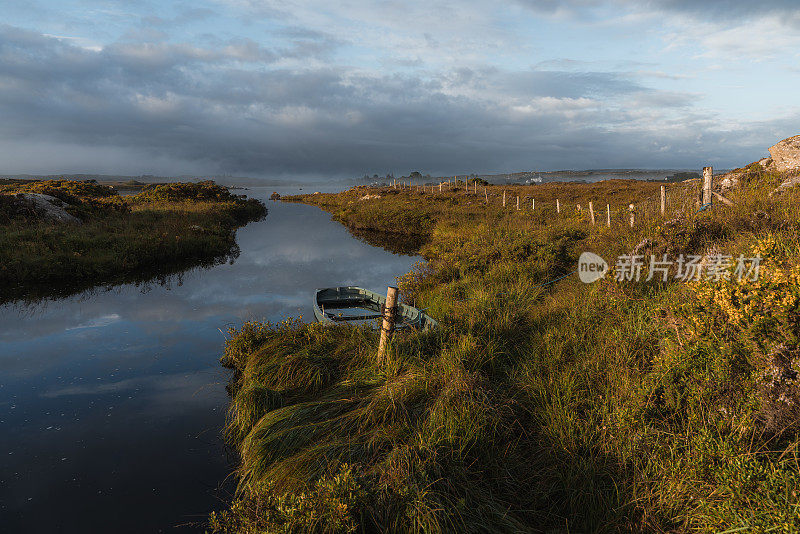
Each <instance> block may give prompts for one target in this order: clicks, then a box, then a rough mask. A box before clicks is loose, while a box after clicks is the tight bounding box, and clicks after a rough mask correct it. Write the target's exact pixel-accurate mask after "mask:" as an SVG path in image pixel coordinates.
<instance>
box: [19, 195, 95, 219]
mask: <svg viewBox="0 0 800 534" xmlns="http://www.w3.org/2000/svg"><path fill="white" fill-rule="evenodd" d="M16 197H17V200H19V201H20V202H22V203H24V204H26V205H27V206H28V207H29V208H31V209H32V210H33V211H34V212H35V213H36V214H37V215H38V216H40V217H41V218H42V219H46V220H48V221H54V222H61V223H74V224H81V220H80V219H78V218H77V217H75V216H74V215H71V214H69V213H67V210H65V209H64V207H63V206H65V205H66V204H65V203H64V202H63V201H62V200H60V199H58V198H56V197H53V196H50V195H43V194H41V193H19V194H18V195H17V196H16Z"/></svg>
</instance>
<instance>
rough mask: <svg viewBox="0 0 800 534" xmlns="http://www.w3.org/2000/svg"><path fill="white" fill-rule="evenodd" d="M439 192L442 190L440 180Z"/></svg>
mask: <svg viewBox="0 0 800 534" xmlns="http://www.w3.org/2000/svg"><path fill="white" fill-rule="evenodd" d="M439 192H440V193H441V192H442V182H439Z"/></svg>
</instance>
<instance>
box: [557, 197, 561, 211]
mask: <svg viewBox="0 0 800 534" xmlns="http://www.w3.org/2000/svg"><path fill="white" fill-rule="evenodd" d="M556 213H561V202H559V201H558V199H556Z"/></svg>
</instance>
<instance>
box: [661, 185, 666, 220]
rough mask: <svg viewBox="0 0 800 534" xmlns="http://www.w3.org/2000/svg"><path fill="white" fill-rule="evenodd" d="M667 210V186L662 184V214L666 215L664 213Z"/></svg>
mask: <svg viewBox="0 0 800 534" xmlns="http://www.w3.org/2000/svg"><path fill="white" fill-rule="evenodd" d="M666 211H667V186H666V185H662V186H661V216H662V217H663V216H664V213H666Z"/></svg>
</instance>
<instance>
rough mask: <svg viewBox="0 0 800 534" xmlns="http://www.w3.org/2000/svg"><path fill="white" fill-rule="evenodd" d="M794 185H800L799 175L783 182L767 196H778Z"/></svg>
mask: <svg viewBox="0 0 800 534" xmlns="http://www.w3.org/2000/svg"><path fill="white" fill-rule="evenodd" d="M796 185H800V175H797V176H792V177H791V178H787V179H786V180H784V181H783V183H781V185H779V186H778V187H776V188H775V190H774V191H773V192H772V193H770V194H769V196H773V195H780V194H781V193H784V192H785V191H787V190H788V189H790V188H792V187H794V186H796Z"/></svg>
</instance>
